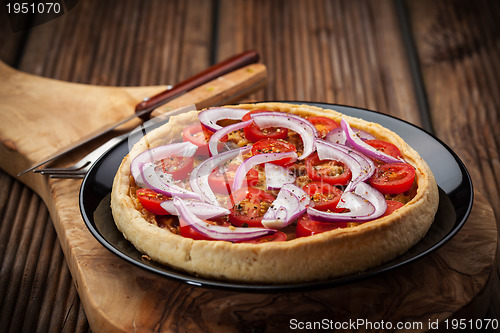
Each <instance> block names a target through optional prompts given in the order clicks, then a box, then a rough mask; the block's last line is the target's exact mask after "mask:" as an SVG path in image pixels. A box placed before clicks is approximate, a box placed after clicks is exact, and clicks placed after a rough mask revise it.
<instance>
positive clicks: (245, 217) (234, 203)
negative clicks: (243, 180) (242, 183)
mask: <svg viewBox="0 0 500 333" xmlns="http://www.w3.org/2000/svg"><path fill="white" fill-rule="evenodd" d="M273 201H274V197H273V196H272V195H271V194H269V193H267V192H266V191H263V190H261V189H258V188H255V187H248V188H242V189H239V190H238V191H236V192H234V193H233V194H231V196H230V198H229V206H230V207H231V213H230V214H229V221H230V222H231V223H232V224H233V225H235V226H237V227H242V226H247V227H262V222H261V221H262V217H263V216H264V214H265V213H266V211H267V209H268V208H269V206H270V205H271V204H272V203H273Z"/></svg>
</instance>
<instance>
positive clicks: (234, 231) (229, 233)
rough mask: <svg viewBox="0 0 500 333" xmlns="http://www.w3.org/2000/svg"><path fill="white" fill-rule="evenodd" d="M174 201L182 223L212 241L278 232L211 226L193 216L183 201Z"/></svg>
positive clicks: (241, 238) (262, 229)
mask: <svg viewBox="0 0 500 333" xmlns="http://www.w3.org/2000/svg"><path fill="white" fill-rule="evenodd" d="M173 201H174V207H175V208H176V210H177V211H178V212H179V216H180V221H181V223H182V222H184V223H186V224H187V225H189V226H190V227H191V228H193V229H194V230H196V231H197V232H199V233H200V234H202V235H204V236H207V237H210V238H212V239H217V240H225V241H229V242H237V241H244V240H250V239H255V238H259V237H262V236H267V235H272V234H274V233H276V230H273V229H264V228H238V227H224V226H220V225H214V224H210V223H207V222H205V221H204V220H202V219H200V218H199V217H197V216H196V215H195V214H193V212H192V211H191V210H189V208H188V207H187V206H186V204H185V203H184V201H183V200H182V199H179V198H174V200H173Z"/></svg>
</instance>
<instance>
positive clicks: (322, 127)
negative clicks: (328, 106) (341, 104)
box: [307, 116, 340, 138]
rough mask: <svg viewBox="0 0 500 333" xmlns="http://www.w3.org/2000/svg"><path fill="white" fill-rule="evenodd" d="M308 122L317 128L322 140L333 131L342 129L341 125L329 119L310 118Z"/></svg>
mask: <svg viewBox="0 0 500 333" xmlns="http://www.w3.org/2000/svg"><path fill="white" fill-rule="evenodd" d="M307 120H309V121H310V122H311V123H312V124H313V125H314V127H316V130H317V131H318V135H319V137H320V138H324V137H326V134H327V133H328V132H330V131H331V130H332V129H334V128H337V127H340V124H339V123H337V122H336V121H335V120H333V119H330V118H327V117H321V116H316V117H308V118H307Z"/></svg>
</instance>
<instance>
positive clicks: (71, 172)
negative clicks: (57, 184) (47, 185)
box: [34, 133, 129, 178]
mask: <svg viewBox="0 0 500 333" xmlns="http://www.w3.org/2000/svg"><path fill="white" fill-rule="evenodd" d="M128 135H129V133H124V134H121V135H119V136H116V137H114V138H111V139H110V140H108V141H107V142H105V143H104V144H102V145H101V146H100V147H98V148H96V149H95V150H93V151H91V152H90V153H89V154H87V155H86V156H85V157H83V158H82V159H81V160H80V161H78V162H76V163H75V164H74V165H72V166H69V167H64V168H42V169H35V170H34V172H36V173H41V174H42V175H49V176H50V178H83V177H85V174H86V173H87V171H88V170H89V169H90V167H91V166H92V165H93V164H94V163H95V161H96V160H97V159H98V158H99V157H100V156H102V155H103V154H104V153H106V152H107V151H108V150H110V149H111V148H113V147H115V146H116V145H118V144H119V143H120V142H122V141H123V140H125V139H127V138H128Z"/></svg>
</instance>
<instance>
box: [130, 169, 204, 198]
mask: <svg viewBox="0 0 500 333" xmlns="http://www.w3.org/2000/svg"><path fill="white" fill-rule="evenodd" d="M155 169H156V165H155V164H154V163H145V164H142V165H141V166H140V170H141V177H142V180H143V181H144V184H145V185H146V187H147V188H149V189H152V190H155V191H156V192H158V193H161V194H163V195H166V196H168V197H173V196H178V197H180V198H185V199H196V200H201V196H200V195H198V194H197V193H194V192H191V191H188V190H186V189H185V188H182V187H179V186H177V185H175V184H172V183H170V182H169V181H168V180H167V179H168V177H166V175H167V174H165V173H158V172H157V171H156V170H155ZM162 178H163V179H162Z"/></svg>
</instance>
